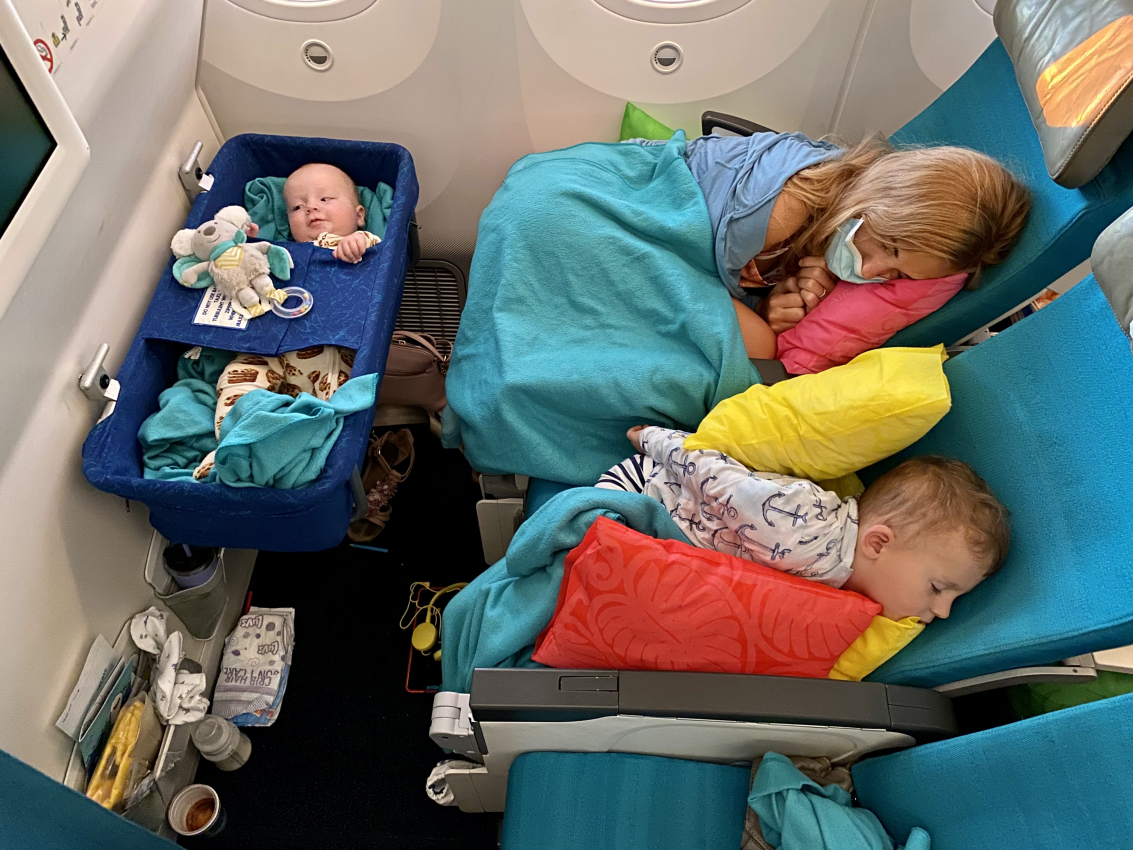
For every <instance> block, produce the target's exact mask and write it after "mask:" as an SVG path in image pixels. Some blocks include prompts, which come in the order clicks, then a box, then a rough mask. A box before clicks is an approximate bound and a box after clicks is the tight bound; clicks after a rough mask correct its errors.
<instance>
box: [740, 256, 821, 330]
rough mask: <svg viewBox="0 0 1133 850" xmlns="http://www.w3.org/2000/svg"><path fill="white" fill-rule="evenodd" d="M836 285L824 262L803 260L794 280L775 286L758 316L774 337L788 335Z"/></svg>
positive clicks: (790, 279)
mask: <svg viewBox="0 0 1133 850" xmlns="http://www.w3.org/2000/svg"><path fill="white" fill-rule="evenodd" d="M837 283H838V280H837V279H836V278H835V277H834V275H832V274H831V273H830V271H829V270H828V269H827V268H826V260H825V259H824V258H822V257H803V258H802V259H801V260H799V274H798V276H797V277H789V278H787V279H786V280H784V281H782V282H780V283H777V284H776V285H775V288H774V289H772V290H771V292H770V293H769V294H768V296H767V297H766V298H764V299H763V301H762V303H761V304H760V305H759V310H758V312H759V315H760V316H762V317H763V319H764V320H765V321H766V322H767V324H768V325H769V326H770V328H771V330H773V331H774V332H775V333H776V334H781V333H783V332H784V331H789V330H790V329H791V328H793V327H794V326H795V325H797V324H798V323H799V322H801V321H802V320H803V317H804V316H806V314H807V313H809V312H810V311H811V310H813V309H814V308H815V307H817V306H818V305H819V304H820V303H821V302H822V299H823V298H825V297H826V296H827V295H829V294H830V293H831V292H833V291H834V287H835V286H836V285H837Z"/></svg>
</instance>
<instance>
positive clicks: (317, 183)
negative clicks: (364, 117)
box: [283, 164, 366, 242]
mask: <svg viewBox="0 0 1133 850" xmlns="http://www.w3.org/2000/svg"><path fill="white" fill-rule="evenodd" d="M352 189H353V184H352V183H351V182H350V178H349V177H348V176H347V175H346V172H344V171H341V170H340V169H337V168H335V167H334V166H332V165H322V164H311V165H304V166H303V167H302V168H300V169H298V170H297V171H295V172H294V173H293V174H292V175H291V176H290V177H288V178H287V182H286V183H284V184H283V200H284V201H285V202H286V204H287V223H288V224H289V225H290V226H291V237H292V239H294V240H295V241H296V242H313V241H314V240H315V239H316V238H317V237H318V236H319V234H320V233H333V234H334V235H335V236H347V235H349V234H351V233H354V232H355V231H356V230H358V228H359V227H361V226H362V225H363V224H365V222H366V208H365V207H363V206H361V205H360V204H355V203H354V192H353V191H352Z"/></svg>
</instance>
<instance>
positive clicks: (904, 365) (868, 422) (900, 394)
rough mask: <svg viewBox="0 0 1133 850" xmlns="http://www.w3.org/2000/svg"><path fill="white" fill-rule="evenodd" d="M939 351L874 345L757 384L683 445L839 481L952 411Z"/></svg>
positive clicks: (754, 465) (755, 465) (761, 467)
mask: <svg viewBox="0 0 1133 850" xmlns="http://www.w3.org/2000/svg"><path fill="white" fill-rule="evenodd" d="M947 357H948V355H946V354H945V353H944V346H943V345H938V346H936V347H935V348H878V349H875V350H874V351H867V352H865V353H864V354H859V355H858V356H857V357H855V358H854V359H853V360H851V361H850V362H849V363H847V364H846V365H844V366H835V367H834V368H833V369H827V370H826V371H825V372H818V373H815V374H813V375H800V376H799V377H797V378H792V379H791V380H789V381H782V382H780V383H778V384H774V385H773V386H764V385H762V384H757V385H756V386H754V387H752V388H751V389H749V390H748V391H747V392H745V393H742V394H741V395H738V396H733V397H732V398H729V399H725V400H724V401H722V402H720V404H718V405H716V407H715V408H714V409H713V410H712V412H711V413H709V414H708V415H707V416H706V417H704V421H702V422H701V423H700V427H699V428H697V430H696V433H695V434H692V435H690V436H689V437H688V439H686V440H685V443H684V447H685V448H686V449H688V450H690V451H691V450H693V449H714V450H716V451H721V452H723V453H724V454H726V455H730V456H731V457H733V458H735V459H736V460H738V461H739V462H740V463H742V464H744V466H746V467H748V468H749V469H754V470H758V471H759V472H777V473H780V474H783V475H796V476H799V477H800V478H809V479H810V480H812V481H823V480H826V479H831V478H841V477H842V476H844V475H848V474H849V473H851V472H856V471H857V470H859V469H862V468H863V467H866V466H869V465H870V464H871V463H876V462H877V461H879V460H882V459H883V458H887V457H889V456H890V455H891V454H894V453H895V452H898V451H900V450H901V449H903V448H906V447H908V446H909V445H911V444H912V443H915V442H916V441H917V440H919V439H920V438H921V437H923V436H924V435H925V434H927V433H928V432H929V430H930V429H931V428H932V426H933V425H935V424H936V423H937V422H939V421H940V420H941V418H942V417H943V416H944V414H946V413H947V412H948V409H949V408H950V407H951V406H952V398H951V395H950V394H949V392H948V379H947V378H945V377H944V369H943V364H944V361H945V360H946V359H947Z"/></svg>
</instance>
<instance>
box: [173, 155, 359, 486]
mask: <svg viewBox="0 0 1133 850" xmlns="http://www.w3.org/2000/svg"><path fill="white" fill-rule="evenodd" d="M283 199H284V201H285V202H286V204H287V223H288V225H289V226H290V228H291V238H292V239H293V240H294V241H296V242H314V243H315V244H316V245H318V246H319V247H320V248H330V249H332V250H333V251H334V258H335V259H336V260H342V261H343V262H346V263H357V262H360V261H361V259H362V256H363V255H364V254H365V253H366V251H367V250H369V249H370V248H372V247H373V246H375V245H377V244H378V243H379V242H381V239H379V238H378V237H377V236H375V235H374V234H373V233H370V232H369V231H366V230H359V228H360V227H361V226H362V225H363V224H365V223H366V208H365V207H364V206H362V204H361V203H360V202H359V199H358V190H357V188H356V187H355V185H354V181H353V180H351V179H350V176H349V175H348V174H347V173H346V172H345V171H343V170H342V169H341V168H336V167H334V166H333V165H326V164H323V163H318V162H312V163H308V164H307V165H304V166H301V167H299V168H297V169H296V170H295V171H293V172H292V173H291V175H290V176H289V177H288V178H287V182H285V183H284V184H283ZM259 230H260V228H259V225H257V224H254V223H253V224H249V225H248V226H247V227H246V228H245V232H246V233H247V234H248V235H249V236H255V235H256V234H257V233H259ZM353 365H354V351H353V350H351V349H349V348H342V347H339V346H334V345H315V346H310V347H308V348H303V349H300V350H298V351H288V352H285V353H283V354H280V355H267V354H237V355H236V356H235V357H234V358H233V359H232V361H231V362H230V363H229V364H228V365H227V366H226V367H225V369H224V371H223V372H222V373H221V375H220V378H219V379H218V380H217V382H216V395H217V401H216V416H215V417H214V420H213V424H214V425H215V427H216V438H217V439H218V440H219V439H220V426H221V423H223V422H224V418H225V417H226V416H227V415H228V412H229V411H230V410H231V409H232V406H233V405H235V404H236V402H237V401H238V400H239V399H240V397H241V396H244V395H246V394H247V393H250V392H251V391H252V390H257V389H260V390H268V391H269V392H273V393H285V394H287V395H291V396H297V395H299V394H300V393H302V392H306V393H310V394H311V395H313V396H315V398H318V399H322V400H323V401H326V400H327V399H329V398H330V397H331V396H332V395H334V393H335V392H336V391H337V390H338V388H339V387H341V386H342V385H343V384H345V383H346V382H347V381H348V380H350V371H351V368H352V367H353ZM215 459H216V452H209V454H208V455H206V456H205V458H204V460H202V461H201V463H200V465H198V466H197V468H196V469H195V470H194V471H193V477H194V478H195V479H197V480H198V481H199V480H202V479H204V478H206V477H207V476H208V474H209V471H210V470H211V469H212V467H213V465H214V463H215Z"/></svg>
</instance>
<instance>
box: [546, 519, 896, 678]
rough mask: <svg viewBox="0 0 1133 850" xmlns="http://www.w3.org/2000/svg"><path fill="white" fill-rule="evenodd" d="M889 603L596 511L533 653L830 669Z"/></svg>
mask: <svg viewBox="0 0 1133 850" xmlns="http://www.w3.org/2000/svg"><path fill="white" fill-rule="evenodd" d="M880 613H881V606H880V605H878V604H877V603H876V602H874V601H872V600H870V599H866V598H865V597H864V596H860V595H858V594H856V593H851V592H849V591H846V590H837V589H835V588H832V587H827V586H826V585H823V584H818V583H817V582H813V581H807V580H806V579H801V578H798V577H797V576H793V575H789V574H787V573H782V572H779V571H778V570H773V569H771V568H770V567H764V566H760V565H758V564H753V563H751V562H750V561H745V560H742V559H740V558H735V557H732V556H731V555H725V554H722V553H720V552H714V551H712V550H709V549H698V548H696V547H694V546H690V545H688V544H687V543H678V542H677V541H675V540H655V539H654V538H652V537H648V536H646V535H644V534H640V533H639V532H636V531H633V530H632V529H629V528H626V527H625V526H623V525H621V524H620V523H617V522H614V521H613V520H611V519H607V518H605V517H600V518H598V519H597V520H595V521H594V524H593V525H592V526H591V527H590V530H589V531H588V532H587V533H586V536H585V537H584V538H583V539H582V542H581V543H580V544H579V545H578V546H577V547H576V548H575V549H573V550H571V552H570V553H569V554H568V555H567V557H566V562H565V564H564V567H563V580H562V585H561V586H560V588H559V600H558V605H557V606H556V608H555V613H554V616H553V617H552V618H551V622H550V624H549V625H548V626H547V628H546V629H544V630H543V633H542V634H540V635H539V639H538V640H537V641H536V643H535V653H534V655H532V658H533V659H534V660H535V661H538V662H539V663H540V664H546V665H548V666H550V667H560V668H566V669H582V668H605V669H615V670H689V671H697V672H705V673H761V674H764V675H772V676H806V677H811V678H826V676H827V674H828V673H829V672H830V670H831V668H832V667H833V666H834V663H835V662H836V661H837V660H838V658H839V656H841V655H842V653H843V652H844V651H845V650H846V648H847V647H848V646H849V645H850V644H851V643H853V642H854V641H855V640H856V639H857V637H858V635H860V634H861V633H862V632H864V631H865V630H866V628H867V627H868V626H869V624H870V622H871V621H872V620H873V617H874V615H875V614H880Z"/></svg>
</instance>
